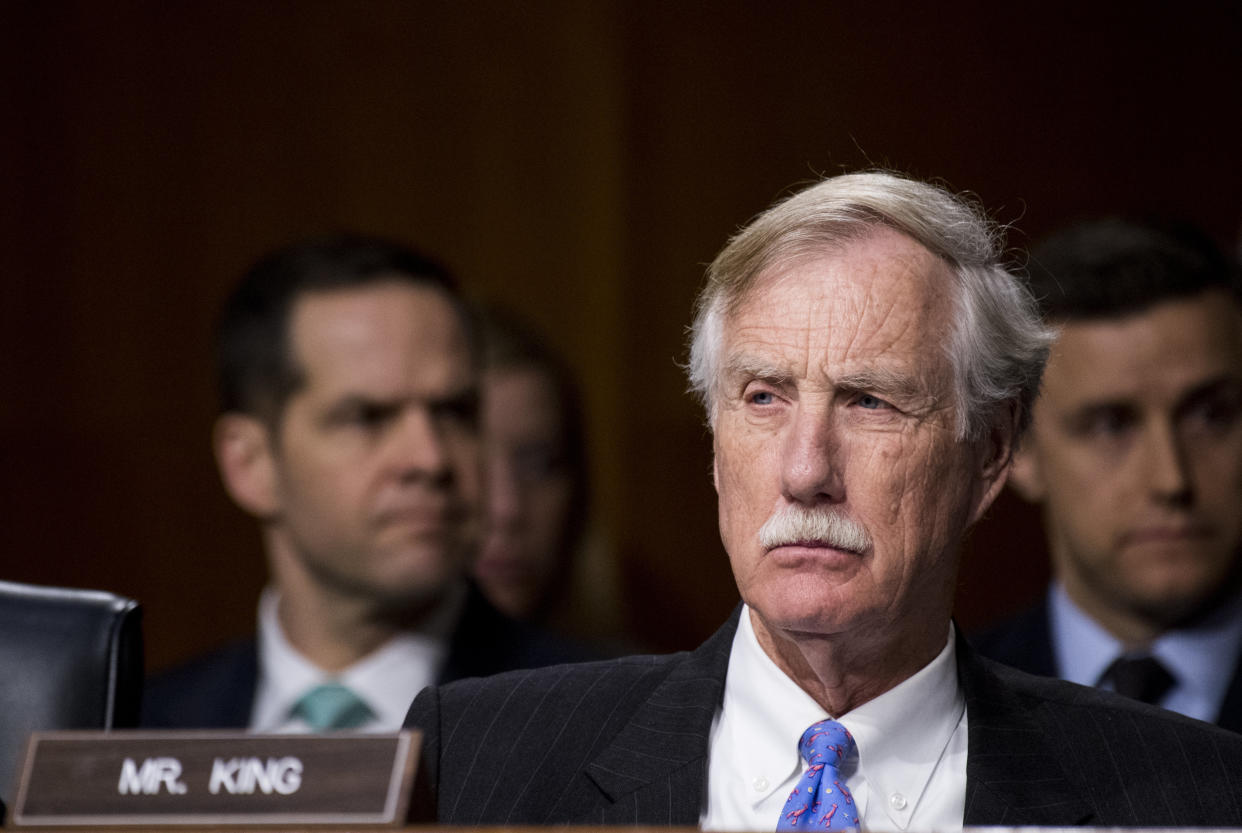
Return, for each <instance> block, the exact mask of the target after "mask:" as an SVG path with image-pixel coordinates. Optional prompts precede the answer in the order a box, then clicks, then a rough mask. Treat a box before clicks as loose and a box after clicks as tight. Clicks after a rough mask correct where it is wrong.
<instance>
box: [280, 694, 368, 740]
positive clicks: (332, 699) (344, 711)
mask: <svg viewBox="0 0 1242 833" xmlns="http://www.w3.org/2000/svg"><path fill="white" fill-rule="evenodd" d="M292 714H293V716H294V717H300V718H302V719H303V720H304V721H306V724H307V725H308V726H310V727H311V729H313V730H314V731H316V732H322V731H325V730H328V729H355V728H357V727H358V726H361V725H362V724H363V723H366V722H367V721H368V720H370V719H371V718H372V717H374V716H375V712H373V711H371V707H370V706H368V705H367V704H366V703H365V702H364V701H363V699H362V698H361V697H359V696H358V695H357V694H355V693H354V692H353V691H351V690H350V689H348V688H346V687H345V686H343V685H341V684H340V683H324V684H323V685H317V686H315V687H314V688H312V689H311V690H310V691H308V692H306V693H305V694H303V695H302V698H301V699H300V700H298V702H297V703H296V704H294V706H293V712H292Z"/></svg>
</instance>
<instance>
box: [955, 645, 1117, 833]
mask: <svg viewBox="0 0 1242 833" xmlns="http://www.w3.org/2000/svg"><path fill="white" fill-rule="evenodd" d="M957 667H958V678H959V679H960V680H961V684H962V691H963V694H964V695H965V697H966V717H967V725H968V727H969V728H968V733H969V748H968V752H967V757H966V813H965V819H964V823H965V824H966V825H967V826H997V825H1004V826H1007V827H1013V826H1032V825H1036V826H1046V827H1071V826H1077V825H1082V824H1087V823H1089V822H1090V820H1091V817H1092V811H1091V807H1090V806H1089V805H1088V804H1087V803H1086V802H1085V801H1084V800H1083V798H1082V796H1081V795H1080V794H1079V792H1078V790H1077V789H1076V787H1075V785H1074V784H1072V783H1071V782H1070V781H1069V780H1068V779H1067V778H1066V777H1065V774H1064V767H1062V765H1061V763H1060V756H1059V755H1058V751H1057V749H1056V748H1055V746H1054V745H1053V743H1052V739H1051V738H1050V737H1049V734H1048V731H1047V729H1046V727H1045V726H1044V725H1043V724H1042V723H1040V722H1039V721H1038V720H1037V719H1036V718H1035V715H1034V714H1033V713H1032V712H1031V706H1030V704H1029V703H1026V702H1024V701H1022V700H1020V698H1019V697H1018V696H1017V695H1016V694H1014V693H1013V691H1012V690H1011V689H1010V688H1009V687H1008V686H1006V685H1005V684H1004V683H1003V682H1002V681H1001V680H1000V679H999V678H998V677H997V675H996V673H995V672H994V671H993V668H994V667H995V666H993V665H992V664H991V663H989V662H988V661H986V660H983V659H981V658H980V657H979V656H978V655H976V654H975V652H974V650H973V649H972V648H971V647H970V645H969V644H967V642H966V640H965V639H963V638H962V637H961V636H960V634H959V636H958V640H957ZM1014 673H1017V672H1014Z"/></svg>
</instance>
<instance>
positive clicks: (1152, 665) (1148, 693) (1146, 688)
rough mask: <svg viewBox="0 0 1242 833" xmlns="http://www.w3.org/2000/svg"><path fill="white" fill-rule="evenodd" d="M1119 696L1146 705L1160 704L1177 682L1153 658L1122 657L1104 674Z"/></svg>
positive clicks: (1158, 661)
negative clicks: (1161, 699)
mask: <svg viewBox="0 0 1242 833" xmlns="http://www.w3.org/2000/svg"><path fill="white" fill-rule="evenodd" d="M1104 677H1105V679H1111V680H1112V681H1113V688H1115V689H1116V690H1117V693H1118V694H1124V695H1125V696H1127V697H1132V698H1133V699H1135V700H1141V701H1143V702H1144V703H1159V702H1160V698H1162V697H1164V695H1165V693H1166V692H1168V690H1169V689H1170V688H1172V687H1173V684H1174V683H1176V682H1177V681H1176V680H1175V679H1174V678H1173V675H1172V674H1170V673H1169V670H1168V669H1167V668H1165V667H1164V666H1163V665H1162V664H1161V663H1160V660H1158V659H1156V658H1155V657H1153V656H1121V657H1118V658H1117V659H1115V660H1114V661H1113V664H1112V665H1110V666H1109V667H1108V670H1107V671H1105V672H1104Z"/></svg>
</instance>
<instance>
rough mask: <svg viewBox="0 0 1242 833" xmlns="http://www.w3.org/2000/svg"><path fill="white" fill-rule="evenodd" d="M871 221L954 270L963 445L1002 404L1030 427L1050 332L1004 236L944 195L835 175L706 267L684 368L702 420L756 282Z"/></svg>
mask: <svg viewBox="0 0 1242 833" xmlns="http://www.w3.org/2000/svg"><path fill="white" fill-rule="evenodd" d="M877 226H886V227H888V228H892V229H895V230H896V231H899V232H901V233H903V234H906V235H908V236H909V237H911V238H913V239H914V240H915V241H917V242H918V243H920V244H921V245H922V246H924V247H925V248H927V249H928V250H929V251H931V252H932V253H933V254H935V255H937V256H938V257H940V258H942V259H943V260H944V261H945V262H947V263H948V264H949V265H950V267H952V269H951V271H952V273H953V275H954V277H955V278H956V280H955V281H954V285H953V286H952V287H950V288H949V290H950V291H952V292H953V301H954V318H953V323H952V332H951V335H950V338H949V339H948V341H947V343H946V344H945V345H944V346H943V349H944V350H945V353H946V355H947V357H948V359H949V362H950V364H951V366H952V368H953V375H954V399H955V403H954V404H955V405H956V409H955V410H956V413H957V419H958V422H957V434H958V437H959V439H975V438H978V437H980V436H982V435H983V434H985V433H986V432H987V431H988V429H989V427H990V426H991V425H993V424H994V421H995V420H996V419H997V417H998V415H999V414H1000V413H1002V412H1003V411H1005V410H1007V409H1009V408H1014V409H1016V418H1017V423H1016V428H1017V430H1018V431H1019V432H1020V431H1021V430H1022V429H1023V428H1025V426H1026V424H1027V422H1028V421H1029V419H1030V411H1031V404H1032V402H1033V401H1034V399H1035V395H1036V393H1037V392H1038V390H1039V380H1040V376H1041V375H1042V373H1043V367H1044V363H1045V362H1046V361H1047V358H1048V348H1049V345H1050V344H1051V343H1052V339H1053V332H1052V331H1051V330H1049V329H1048V328H1046V327H1045V326H1044V325H1043V323H1042V322H1041V321H1040V318H1039V314H1038V311H1037V307H1036V305H1035V301H1034V299H1033V298H1032V297H1031V294H1030V292H1028V291H1027V289H1026V287H1025V285H1024V284H1023V282H1022V281H1021V280H1020V279H1019V278H1017V277H1016V276H1015V275H1013V274H1012V273H1011V272H1009V271H1008V270H1007V269H1005V267H1004V266H1003V265H1001V263H1000V248H1001V247H1000V239H999V237H1000V236H999V234H998V233H997V232H996V231H995V228H994V226H993V225H992V224H991V223H990V222H989V221H988V220H987V219H986V217H984V215H983V214H982V213H981V212H980V211H977V210H976V209H975V208H974V207H973V206H972V205H971V204H970V203H969V202H967V201H966V200H964V199H962V198H960V197H957V196H955V195H953V194H951V193H949V192H948V191H946V190H945V189H943V188H940V187H938V186H935V185H929V184H927V183H923V182H917V181H915V180H911V179H907V178H904V177H901V176H897V175H894V174H890V173H884V172H869V173H857V174H847V175H843V176H837V177H832V178H829V179H825V180H823V181H821V182H819V183H818V184H816V185H812V186H811V187H809V188H806V189H804V190H802V191H800V192H798V193H796V194H794V195H793V196H791V197H789V198H787V199H785V200H783V201H781V202H778V203H777V204H776V205H774V206H772V207H771V208H769V209H768V210H767V211H765V212H763V213H762V214H760V215H759V216H758V217H756V218H755V219H754V220H753V221H752V222H751V223H750V224H749V225H748V226H746V227H745V228H743V229H742V230H741V231H739V232H738V233H737V234H736V235H734V236H733V237H732V238H731V239H730V240H729V242H728V244H727V245H726V246H725V247H724V249H722V250H721V252H720V254H718V255H717V256H716V259H715V260H714V261H712V263H711V265H710V266H709V267H708V269H707V284H706V286H704V288H703V290H702V292H700V293H699V297H698V300H697V301H696V303H695V315H694V323H693V324H692V325H691V330H690V335H691V340H690V361H689V363H688V365H687V371H688V375H689V377H690V388H691V390H692V391H694V392H695V394H696V395H698V397H699V398H700V400H701V401H702V403H703V405H704V407H705V408H706V410H707V417H708V422H709V424H711V425H712V426H714V425H715V418H716V385H717V383H718V381H719V379H720V372H721V367H720V362H721V360H722V356H721V351H722V349H723V344H724V328H725V322H726V319H727V318H728V317H729V315H730V314H731V313H732V312H734V311H735V310H736V308H737V306H738V305H739V304H741V302H742V301H743V300H744V299H745V297H746V295H747V293H748V292H749V291H750V290H751V288H752V287H753V286H754V283H755V280H756V279H757V278H758V277H759V275H760V274H761V273H763V272H764V271H765V270H767V269H768V268H770V267H772V266H773V265H776V264H784V263H789V262H790V261H792V260H795V259H798V258H802V257H805V256H808V255H815V254H820V253H823V252H824V251H825V250H831V249H833V248H838V247H839V246H840V245H841V244H842V243H844V242H848V241H850V240H856V239H858V238H860V237H862V236H864V235H866V234H867V233H868V232H869V231H871V230H873V229H874V228H876V227H877Z"/></svg>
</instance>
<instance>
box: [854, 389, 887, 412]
mask: <svg viewBox="0 0 1242 833" xmlns="http://www.w3.org/2000/svg"><path fill="white" fill-rule="evenodd" d="M858 407H860V408H866V409H867V410H869V411H876V410H879V409H881V408H887V407H888V403H887V402H885V401H884V400H883V399H881V398H880V397H878V396H872V395H871V394H869V393H864V394H863V395H862V396H860V397H858Z"/></svg>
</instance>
